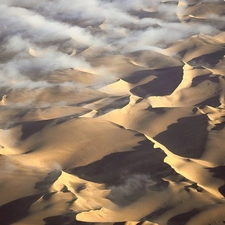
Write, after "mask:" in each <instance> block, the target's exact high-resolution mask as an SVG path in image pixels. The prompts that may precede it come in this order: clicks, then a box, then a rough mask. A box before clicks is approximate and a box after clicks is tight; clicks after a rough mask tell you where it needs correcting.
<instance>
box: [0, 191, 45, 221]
mask: <svg viewBox="0 0 225 225" xmlns="http://www.w3.org/2000/svg"><path fill="white" fill-rule="evenodd" d="M15 191H16V189H15ZM42 195H43V194H37V195H31V196H27V197H24V198H20V199H17V200H14V201H11V202H8V203H6V204H4V205H2V206H0V224H1V225H10V224H12V223H15V222H16V221H18V220H21V219H23V218H24V217H26V216H27V215H28V210H29V208H30V206H31V205H32V204H33V203H34V202H36V201H37V200H38V199H39V198H41V196H42Z"/></svg>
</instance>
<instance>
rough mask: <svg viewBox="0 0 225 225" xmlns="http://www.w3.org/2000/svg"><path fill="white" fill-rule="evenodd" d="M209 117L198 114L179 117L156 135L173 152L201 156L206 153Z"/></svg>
mask: <svg viewBox="0 0 225 225" xmlns="http://www.w3.org/2000/svg"><path fill="white" fill-rule="evenodd" d="M207 126H208V117H207V116H206V115H198V116H193V117H185V118H180V119H178V121H177V123H174V124H171V125H169V126H168V127H167V130H166V131H163V132H162V133H160V134H158V135H157V136H155V137H154V139H155V140H156V141H158V142H159V143H161V144H162V145H164V146H166V147H167V148H168V149H169V151H171V152H172V153H174V154H176V155H179V156H182V157H187V158H199V157H201V155H202V154H203V153H204V150H205V144H206V140H207V134H208V131H207Z"/></svg>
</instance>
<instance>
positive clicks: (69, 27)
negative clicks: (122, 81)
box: [0, 0, 224, 89]
mask: <svg viewBox="0 0 225 225" xmlns="http://www.w3.org/2000/svg"><path fill="white" fill-rule="evenodd" d="M179 2H181V1H177V2H175V1H160V0H155V1H149V0H132V1H127V0H125V1H121V0H89V1H73V0H52V1H47V0H41V1H37V0H21V1H18V0H0V21H1V22H0V27H1V33H0V41H1V46H0V60H1V64H0V69H1V73H2V76H1V77H0V87H9V88H10V89H12V88H25V87H26V88H30V89H32V88H41V87H42V88H43V87H51V86H52V85H53V84H51V83H48V82H47V81H45V80H44V78H43V77H44V76H45V75H48V74H49V73H51V72H52V71H54V70H62V69H68V68H76V69H78V70H86V71H90V70H92V67H91V65H90V63H89V62H87V60H86V59H85V58H84V57H81V56H80V55H79V54H75V53H79V52H81V51H83V50H84V49H87V48H89V47H92V46H93V47H95V48H96V49H106V50H107V52H109V54H111V53H112V52H114V53H115V52H116V53H117V54H127V53H130V52H133V51H138V50H143V49H157V47H159V48H164V47H166V46H167V45H168V44H169V43H171V42H175V41H177V40H180V39H184V38H187V37H190V36H192V35H195V34H200V33H201V34H210V35H213V34H217V33H218V32H219V29H220V27H219V26H218V27H217V26H216V25H215V24H214V21H215V23H217V22H218V20H219V18H216V20H215V18H214V17H215V16H213V12H212V15H211V17H210V16H209V20H210V18H211V22H210V23H208V22H206V23H205V24H204V25H203V24H202V23H198V21H195V22H189V23H187V22H182V21H180V17H179V16H178V15H180V14H182V12H183V11H182V10H183V8H182V7H184V6H183V4H178V3H179ZM183 2H184V3H189V2H188V1H183ZM202 2H208V1H202ZM210 2H211V1H210ZM214 2H215V3H217V2H219V1H214ZM180 5H181V6H182V7H181V6H180ZM184 5H185V4H184ZM223 19H224V18H221V20H223ZM102 70H104V68H99V70H96V73H98V71H102ZM92 71H93V70H92ZM101 75H102V74H101ZM111 75H112V74H111ZM112 76H113V75H112ZM39 77H42V79H41V80H40V79H39Z"/></svg>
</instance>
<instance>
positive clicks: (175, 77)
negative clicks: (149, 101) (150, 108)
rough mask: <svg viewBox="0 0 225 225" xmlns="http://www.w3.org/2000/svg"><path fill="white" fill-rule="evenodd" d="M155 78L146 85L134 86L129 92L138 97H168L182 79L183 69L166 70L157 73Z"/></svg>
mask: <svg viewBox="0 0 225 225" xmlns="http://www.w3.org/2000/svg"><path fill="white" fill-rule="evenodd" d="M154 75H155V76H156V78H155V79H154V80H152V81H150V82H148V83H145V84H142V85H139V86H136V87H135V88H133V89H131V90H130V92H131V93H132V94H134V95H137V96H139V97H142V98H145V97H148V96H164V95H170V94H172V93H173V91H174V90H175V89H176V88H177V87H178V85H179V84H180V83H181V81H182V79H183V67H175V68H167V69H165V70H161V71H159V70H158V71H157V72H155V74H154Z"/></svg>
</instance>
